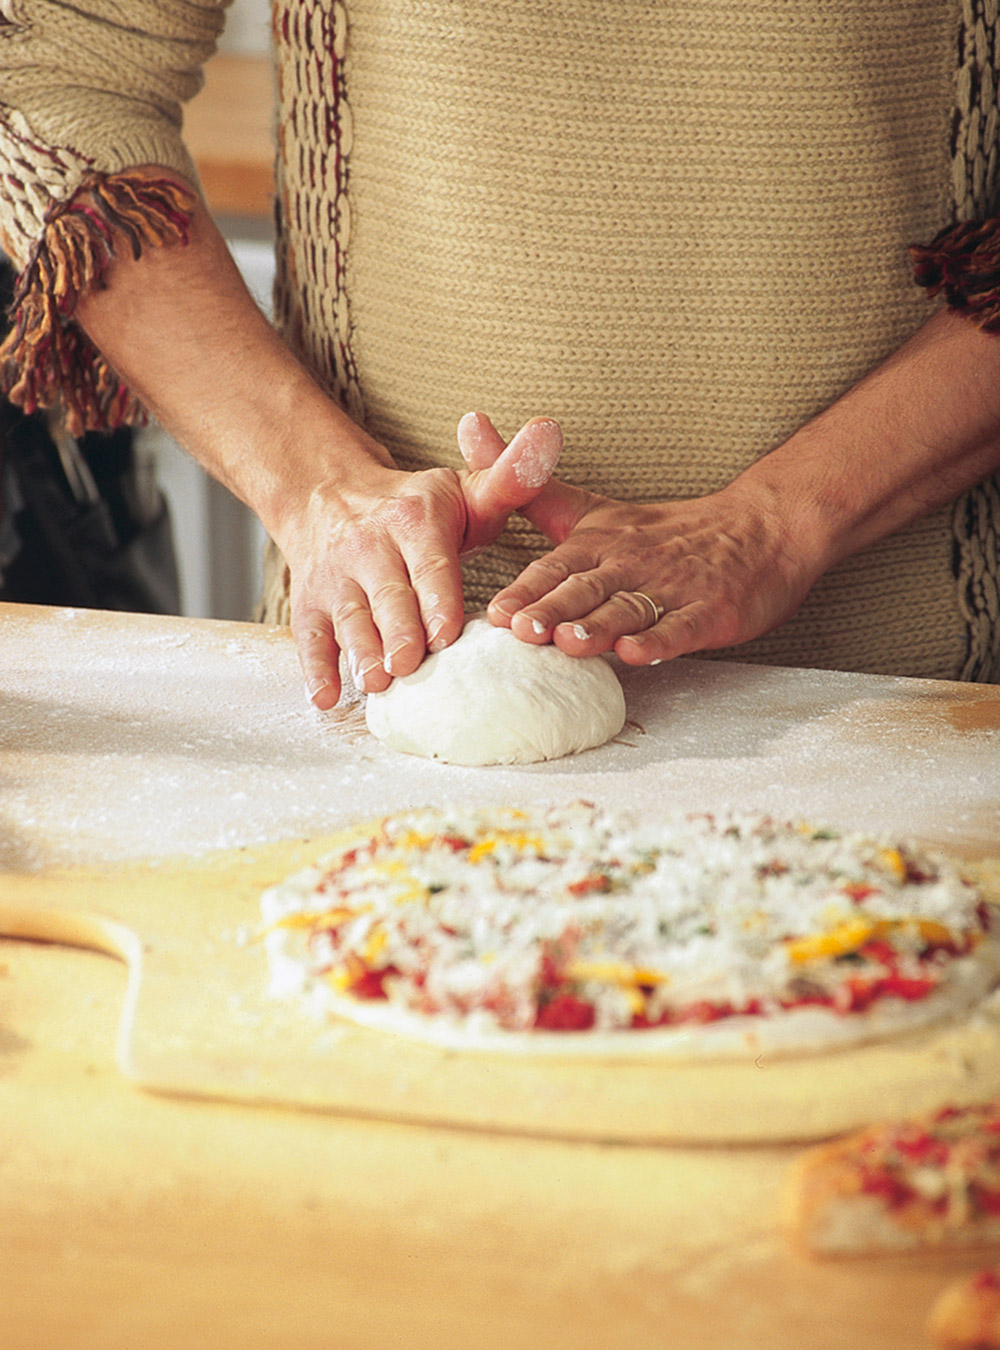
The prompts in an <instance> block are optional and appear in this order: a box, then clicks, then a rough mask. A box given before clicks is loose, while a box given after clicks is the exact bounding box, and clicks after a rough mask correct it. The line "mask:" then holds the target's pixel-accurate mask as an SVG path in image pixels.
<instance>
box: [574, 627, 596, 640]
mask: <svg viewBox="0 0 1000 1350" xmlns="http://www.w3.org/2000/svg"><path fill="white" fill-rule="evenodd" d="M573 636H574V637H575V638H576V639H577V640H578V641H579V642H586V641H588V639H589V638H590V637H591V636H592V635H591V632H590V629H589V628H585V627H584V626H583V624H582V623H575V624H574V625H573Z"/></svg>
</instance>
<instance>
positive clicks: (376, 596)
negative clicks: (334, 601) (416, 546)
mask: <svg viewBox="0 0 1000 1350" xmlns="http://www.w3.org/2000/svg"><path fill="white" fill-rule="evenodd" d="M367 589H368V603H369V604H370V605H371V614H372V621H373V623H374V625H375V627H376V629H377V630H378V632H379V635H380V637H381V640H382V653H383V656H382V667H383V669H384V671H385V673H386V674H387V675H391V676H394V677H395V676H397V675H412V674H413V672H414V671H415V670H416V668H417V666H419V665H420V662H421V661H422V660H423V658H424V653H425V651H426V650H427V636H426V633H425V631H424V625H423V621H422V619H421V615H420V609H419V606H418V604H417V597H416V595H415V594H414V591H413V587H412V585H411V584H410V577H409V574H408V572H407V571H406V569H405V568H404V567H403V565H402V560H401V559H399V558H398V557H397V559H396V560H395V565H393V564H391V563H386V562H385V561H384V562H383V570H382V572H381V574H380V576H379V578H378V580H377V581H375V582H373V583H371V584H370V586H369V587H368V588H367ZM369 678H371V677H369Z"/></svg>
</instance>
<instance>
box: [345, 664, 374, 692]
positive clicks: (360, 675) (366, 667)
mask: <svg viewBox="0 0 1000 1350" xmlns="http://www.w3.org/2000/svg"><path fill="white" fill-rule="evenodd" d="M381 664H382V662H381V661H380V660H379V659H378V657H377V656H370V657H369V658H368V660H367V661H365V662H363V663H362V662H361V661H359V660H358V658H357V657H356V656H351V657H350V658H349V659H348V665H349V666H350V669H351V678H352V679H353V681H354V683H355V684H356V685H357V687H358V688H359V689H363V688H364V683H365V676H366V675H367V674H368V672H369V671H370V670H377V669H378V667H379V666H380V665H381Z"/></svg>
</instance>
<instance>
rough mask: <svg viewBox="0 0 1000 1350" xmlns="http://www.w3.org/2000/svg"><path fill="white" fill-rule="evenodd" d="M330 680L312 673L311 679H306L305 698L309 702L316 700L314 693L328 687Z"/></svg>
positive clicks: (318, 692)
mask: <svg viewBox="0 0 1000 1350" xmlns="http://www.w3.org/2000/svg"><path fill="white" fill-rule="evenodd" d="M329 687H330V681H329V680H327V679H324V678H323V676H322V675H314V676H313V677H312V679H311V680H306V698H307V699H308V700H309V702H310V703H315V702H316V695H317V694H320V693H322V692H323V690H324V689H329Z"/></svg>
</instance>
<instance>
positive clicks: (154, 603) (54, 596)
mask: <svg viewBox="0 0 1000 1350" xmlns="http://www.w3.org/2000/svg"><path fill="white" fill-rule="evenodd" d="M13 292H14V276H13V272H12V270H11V267H10V264H9V263H8V262H7V260H6V259H5V258H3V257H2V256H0V312H6V310H7V308H8V306H9V304H10V301H11V299H12V297H13ZM0 329H2V322H0ZM53 423H56V425H53ZM0 502H2V510H0V601H3V602H5V603H15V604H33V605H70V606H73V607H76V608H83V609H117V610H129V611H132V612H136V611H138V612H140V613H145V614H178V613H180V604H181V596H180V578H179V575H178V569H177V559H176V555H175V550H174V540H173V534H172V531H171V523H170V512H169V509H168V506H167V502H166V498H165V497H164V495H163V493H162V492H161V491H160V489H159V487H158V485H157V482H156V475H155V470H154V467H153V465H152V463H151V462H150V460H149V457H148V456H145V455H143V454H142V452H141V448H140V447H139V446H137V444H136V438H135V437H134V435H133V432H132V429H131V428H130V427H118V428H116V429H115V430H114V431H89V432H86V433H85V434H84V435H82V436H81V437H80V439H79V440H77V438H76V437H74V436H70V435H69V434H68V433H67V432H66V430H65V429H64V428H63V427H61V426H59V425H58V419H57V418H56V417H55V416H54V415H47V414H44V413H42V412H34V413H25V412H23V411H22V409H20V408H18V407H16V406H15V405H14V404H12V403H10V402H8V401H7V400H6V399H0Z"/></svg>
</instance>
